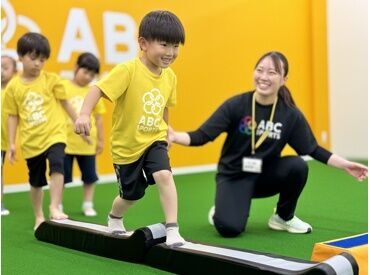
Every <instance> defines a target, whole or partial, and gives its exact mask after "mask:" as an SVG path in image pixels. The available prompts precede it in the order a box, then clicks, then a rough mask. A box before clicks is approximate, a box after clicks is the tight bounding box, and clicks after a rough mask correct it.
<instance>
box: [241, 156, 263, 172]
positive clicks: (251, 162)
mask: <svg viewBox="0 0 370 275" xmlns="http://www.w3.org/2000/svg"><path fill="white" fill-rule="evenodd" d="M242 170H243V172H250V173H262V159H256V158H247V157H244V158H243V164H242Z"/></svg>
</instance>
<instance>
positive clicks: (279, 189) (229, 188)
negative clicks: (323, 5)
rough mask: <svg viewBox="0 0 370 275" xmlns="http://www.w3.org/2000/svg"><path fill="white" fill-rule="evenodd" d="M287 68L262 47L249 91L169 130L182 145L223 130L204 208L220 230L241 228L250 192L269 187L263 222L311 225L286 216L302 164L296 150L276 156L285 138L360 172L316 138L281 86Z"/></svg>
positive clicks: (297, 228) (302, 151)
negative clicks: (270, 204)
mask: <svg viewBox="0 0 370 275" xmlns="http://www.w3.org/2000/svg"><path fill="white" fill-rule="evenodd" d="M287 74H288V61H287V59H286V57H285V56H284V55H283V54H281V53H279V52H269V53H266V54H265V55H263V56H262V57H261V58H260V59H259V60H258V62H257V64H256V66H255V69H254V85H255V90H254V91H251V92H246V93H242V94H240V95H236V96H233V97H232V98H230V99H228V100H226V101H225V102H224V103H223V104H222V105H221V106H220V107H219V108H218V109H217V110H216V111H215V112H214V113H213V114H212V116H211V117H210V118H209V119H208V120H207V121H206V122H205V123H204V124H203V125H202V126H201V127H200V128H199V129H198V130H196V131H192V132H175V131H173V130H172V129H170V131H169V140H170V142H173V143H177V144H181V145H187V146H200V145H203V144H206V143H207V142H209V141H213V140H214V139H215V138H216V137H218V136H219V135H220V134H221V133H223V132H226V133H227V138H226V140H225V143H224V145H223V148H222V153H221V157H220V160H219V163H218V171H217V176H216V182H217V186H216V199H215V206H214V207H212V208H211V210H210V222H211V223H212V224H214V226H215V227H216V229H217V231H218V232H219V233H220V234H221V235H222V236H224V237H234V236H237V235H239V234H240V233H242V232H243V231H244V230H245V227H246V224H247V219H248V216H249V210H250V205H251V201H252V199H253V198H264V197H270V196H273V195H276V194H279V199H278V202H277V205H276V211H275V213H274V214H273V215H272V216H271V218H270V219H269V221H268V226H269V227H270V228H272V229H275V230H285V231H288V232H290V233H309V232H311V231H312V227H311V225H309V224H308V223H306V222H303V221H302V220H300V219H299V218H297V217H296V216H295V215H294V212H295V209H296V206H297V202H298V199H299V196H300V195H301V192H302V190H303V188H304V186H305V184H306V181H307V175H308V166H307V164H306V163H305V162H304V161H303V160H302V158H301V157H299V156H286V157H281V151H282V150H283V148H284V147H285V145H286V144H289V145H290V146H291V147H292V148H293V149H294V150H295V151H296V152H297V153H298V154H299V155H310V156H311V157H313V158H314V159H316V160H318V161H320V162H322V163H325V164H328V165H330V166H334V167H337V168H340V169H343V170H345V171H346V172H347V173H349V174H350V175H352V176H353V177H355V178H356V179H358V180H360V181H361V180H363V179H365V178H366V177H367V167H366V166H364V165H362V164H359V163H354V162H351V161H348V160H346V159H344V158H342V157H340V156H338V155H335V154H332V153H331V152H328V151H327V150H325V149H324V148H322V147H321V146H320V145H318V144H317V141H316V139H315V137H314V135H313V133H312V131H311V128H310V126H309V125H308V123H307V121H306V119H305V117H304V116H303V114H302V112H301V111H300V110H299V109H298V108H297V106H296V105H295V103H294V100H293V98H292V96H291V94H290V91H289V90H288V88H287V87H286V86H285V81H286V79H287Z"/></svg>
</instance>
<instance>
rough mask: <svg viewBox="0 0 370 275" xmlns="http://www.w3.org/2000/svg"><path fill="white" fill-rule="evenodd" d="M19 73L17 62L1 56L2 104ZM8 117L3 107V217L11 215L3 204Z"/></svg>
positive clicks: (11, 58) (2, 203)
mask: <svg viewBox="0 0 370 275" xmlns="http://www.w3.org/2000/svg"><path fill="white" fill-rule="evenodd" d="M16 73H17V62H16V61H15V59H14V58H13V57H10V56H8V55H2V56H1V104H3V102H4V96H5V88H6V85H8V83H9V81H10V79H12V77H13V76H14V75H15V74H16ZM6 124H7V116H6V114H5V112H4V110H3V106H2V107H1V216H6V215H9V213H10V212H9V210H8V209H6V208H5V205H4V202H3V184H4V169H3V168H4V161H5V154H6V151H7V150H8V133H7V131H6V128H7V127H6Z"/></svg>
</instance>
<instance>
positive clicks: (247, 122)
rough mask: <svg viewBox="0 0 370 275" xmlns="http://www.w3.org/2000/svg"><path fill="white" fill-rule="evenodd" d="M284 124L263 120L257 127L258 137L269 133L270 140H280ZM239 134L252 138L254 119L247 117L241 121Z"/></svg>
mask: <svg viewBox="0 0 370 275" xmlns="http://www.w3.org/2000/svg"><path fill="white" fill-rule="evenodd" d="M282 126H283V124H282V123H281V122H271V121H265V120H264V119H262V120H261V121H260V122H259V123H258V126H257V130H256V136H261V135H262V134H263V132H265V131H267V132H268V138H271V139H280V136H281V128H282ZM239 132H240V133H242V134H245V135H248V136H250V135H251V133H252V117H251V116H245V117H243V118H242V119H241V120H240V123H239Z"/></svg>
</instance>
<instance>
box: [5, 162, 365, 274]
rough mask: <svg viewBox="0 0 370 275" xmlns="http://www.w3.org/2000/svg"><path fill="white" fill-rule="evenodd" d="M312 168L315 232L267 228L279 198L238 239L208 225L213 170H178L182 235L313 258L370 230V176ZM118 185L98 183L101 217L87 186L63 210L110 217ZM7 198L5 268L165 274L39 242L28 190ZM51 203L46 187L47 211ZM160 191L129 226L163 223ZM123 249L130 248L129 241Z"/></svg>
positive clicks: (258, 208) (307, 208)
mask: <svg viewBox="0 0 370 275" xmlns="http://www.w3.org/2000/svg"><path fill="white" fill-rule="evenodd" d="M309 166H310V174H309V179H308V182H307V185H306V187H305V189H304V191H303V194H302V196H301V198H300V201H299V204H298V207H297V211H296V215H297V216H298V217H300V218H301V219H302V220H305V221H307V222H309V223H310V224H311V225H312V226H313V232H312V233H311V234H303V235H301V234H289V233H286V232H277V231H273V230H270V229H268V227H267V220H268V218H269V217H270V215H271V214H272V211H273V208H274V206H275V203H276V201H277V197H276V196H275V197H272V198H267V199H258V200H254V201H253V203H252V210H251V213H250V218H249V222H248V227H247V231H246V233H244V234H242V235H241V236H239V237H237V238H231V239H230V238H222V237H220V236H219V235H218V234H217V232H216V231H215V229H214V228H213V227H212V226H211V225H209V224H208V221H207V214H208V210H209V208H210V207H211V206H212V205H213V200H214V193H215V185H214V175H215V173H214V172H209V173H199V174H191V175H181V176H176V177H175V181H176V185H177V190H178V196H179V223H180V226H181V229H180V230H181V233H182V235H183V236H184V237H185V238H186V239H188V240H192V241H197V242H202V243H207V244H214V245H222V246H227V247H235V248H242V249H248V250H255V251H259V252H267V253H273V254H278V255H284V256H289V257H294V258H300V259H305V260H309V259H310V257H311V252H312V249H313V246H314V244H315V243H316V242H322V241H327V240H332V239H336V238H343V237H347V236H351V235H355V234H360V233H364V232H367V229H368V222H367V218H368V213H367V209H368V207H367V205H368V204H367V195H368V191H367V190H368V189H367V188H368V187H367V181H365V182H357V181H355V180H354V179H353V178H351V177H350V176H349V175H347V174H346V173H344V172H342V171H339V170H337V169H334V168H331V167H328V166H325V165H323V164H320V163H318V162H316V161H310V162H309ZM116 194H117V186H116V184H115V183H112V184H101V185H99V184H98V185H97V187H96V195H95V206H96V210H97V211H98V216H97V217H94V218H87V217H84V216H83V215H82V213H81V210H80V208H81V198H82V188H81V187H74V188H67V189H66V190H65V193H64V202H63V204H64V209H65V211H66V213H68V214H69V215H70V217H71V218H72V219H75V220H81V221H87V222H91V223H98V224H105V223H106V215H107V213H108V211H109V210H110V207H111V202H112V200H113V198H114V197H115V196H116ZM4 201H5V203H6V206H7V208H8V209H9V210H10V211H11V214H10V215H9V216H6V217H2V224H1V229H2V231H1V237H2V243H1V248H2V255H1V260H2V262H1V267H2V274H4V275H6V274H27V275H28V274H31V275H32V274H63V275H64V274H68V275H72V274H92V275H93V274H163V273H165V272H163V271H160V270H157V269H153V268H150V267H147V266H144V265H139V264H132V263H126V262H122V261H117V260H112V259H108V258H103V257H98V256H94V255H90V254H87V253H82V252H79V251H74V250H71V249H67V248H63V247H59V246H55V245H52V244H48V243H43V242H39V241H37V240H36V239H35V237H34V235H33V230H32V227H33V222H34V219H33V213H32V209H31V203H30V200H29V193H13V194H6V195H5V196H4ZM48 202H49V195H48V192H47V191H46V192H45V202H44V205H45V214H47V205H48ZM163 220H164V218H163V214H162V211H161V207H160V203H159V197H158V190H157V188H156V187H153V186H152V187H149V188H148V190H147V193H146V196H145V197H144V199H142V200H141V201H139V202H138V203H137V204H136V205H134V206H133V207H132V208H131V209H130V210H129V212H128V213H127V215H126V216H125V226H126V228H127V229H129V230H133V229H135V228H138V227H142V226H146V225H149V224H154V223H158V222H162V221H163ZM123 249H124V248H123Z"/></svg>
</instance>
